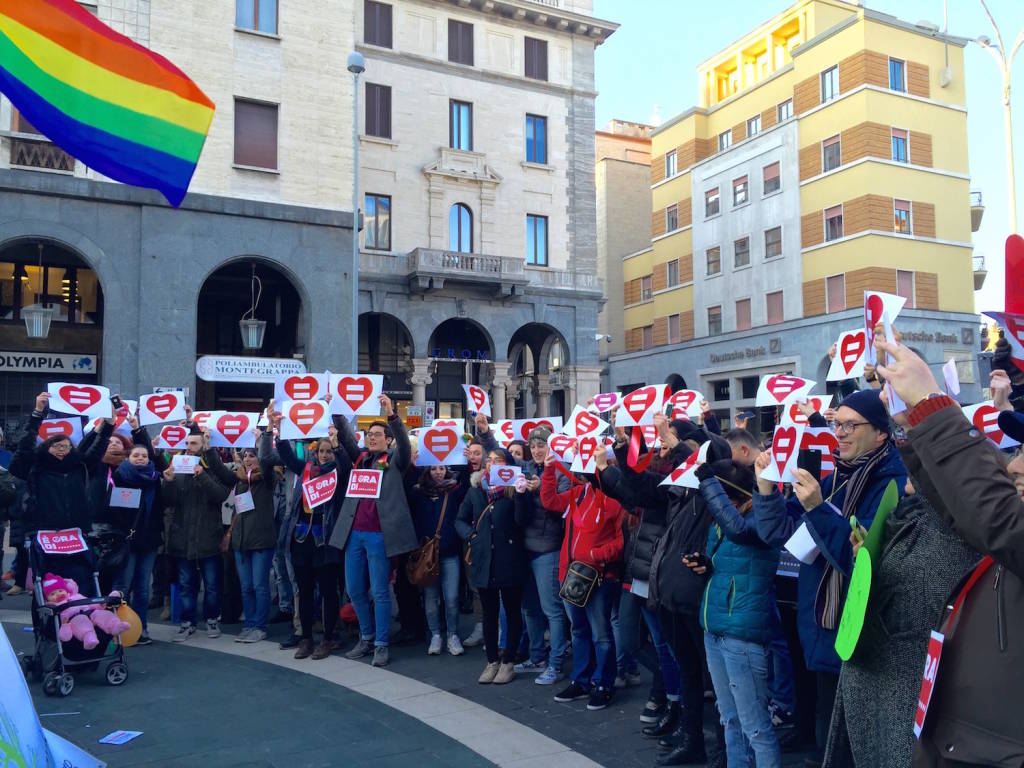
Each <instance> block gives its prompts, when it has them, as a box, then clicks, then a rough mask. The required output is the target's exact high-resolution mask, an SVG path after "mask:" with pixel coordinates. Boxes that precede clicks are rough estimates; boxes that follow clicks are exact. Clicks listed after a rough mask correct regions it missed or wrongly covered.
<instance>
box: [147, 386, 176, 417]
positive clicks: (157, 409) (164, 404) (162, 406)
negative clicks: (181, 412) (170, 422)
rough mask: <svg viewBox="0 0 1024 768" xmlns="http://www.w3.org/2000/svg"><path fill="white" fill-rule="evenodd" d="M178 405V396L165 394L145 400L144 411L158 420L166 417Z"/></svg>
mask: <svg viewBox="0 0 1024 768" xmlns="http://www.w3.org/2000/svg"><path fill="white" fill-rule="evenodd" d="M177 404H178V396H177V395H174V394H171V393H170V392H165V393H164V394H162V395H157V396H156V397H150V398H148V399H147V400H146V410H148V411H149V412H150V413H152V414H153V415H154V416H156V417H157V418H158V419H163V418H166V417H167V414H169V413H170V412H171V411H173V410H174V407H175V406H176V405H177Z"/></svg>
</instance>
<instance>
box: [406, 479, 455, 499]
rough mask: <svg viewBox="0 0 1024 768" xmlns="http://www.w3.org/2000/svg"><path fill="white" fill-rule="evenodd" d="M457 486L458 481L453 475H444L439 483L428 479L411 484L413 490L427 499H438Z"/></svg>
mask: <svg viewBox="0 0 1024 768" xmlns="http://www.w3.org/2000/svg"><path fill="white" fill-rule="evenodd" d="M458 487H459V481H458V480H456V479H455V478H454V477H446V478H445V479H444V480H442V481H441V482H440V483H435V482H433V481H431V480H429V479H427V480H425V481H424V482H422V483H417V484H416V485H415V486H413V490H414V491H415V492H416V493H421V494H423V495H424V496H426V497H427V498H429V499H439V498H441V497H442V496H444V495H445V494H446V493H451V492H452V491H454V490H455V489H456V488H458Z"/></svg>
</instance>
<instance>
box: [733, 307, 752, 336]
mask: <svg viewBox="0 0 1024 768" xmlns="http://www.w3.org/2000/svg"><path fill="white" fill-rule="evenodd" d="M736 330H737V331H749V330H750V299H740V300H739V301H737V302H736Z"/></svg>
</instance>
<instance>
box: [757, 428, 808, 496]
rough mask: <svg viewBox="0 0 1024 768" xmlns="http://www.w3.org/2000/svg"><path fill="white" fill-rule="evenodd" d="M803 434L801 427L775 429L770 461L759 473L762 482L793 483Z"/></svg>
mask: <svg viewBox="0 0 1024 768" xmlns="http://www.w3.org/2000/svg"><path fill="white" fill-rule="evenodd" d="M803 434H804V428H803V427H798V426H789V427H783V426H778V427H776V428H775V435H774V436H773V437H772V447H771V456H772V461H771V463H770V464H769V465H768V466H767V467H765V469H764V471H762V472H761V479H762V480H770V481H772V482H773V483H791V482H793V480H794V479H795V478H794V477H793V470H794V469H796V460H797V455H798V454H799V453H800V443H801V440H802V438H803Z"/></svg>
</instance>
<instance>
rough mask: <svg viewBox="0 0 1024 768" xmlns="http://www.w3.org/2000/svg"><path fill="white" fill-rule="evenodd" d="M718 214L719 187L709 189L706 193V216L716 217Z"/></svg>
mask: <svg viewBox="0 0 1024 768" xmlns="http://www.w3.org/2000/svg"><path fill="white" fill-rule="evenodd" d="M717 214H718V187H715V188H714V189H709V190H708V191H707V192H705V193H704V216H705V217H707V216H716V215H717Z"/></svg>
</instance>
